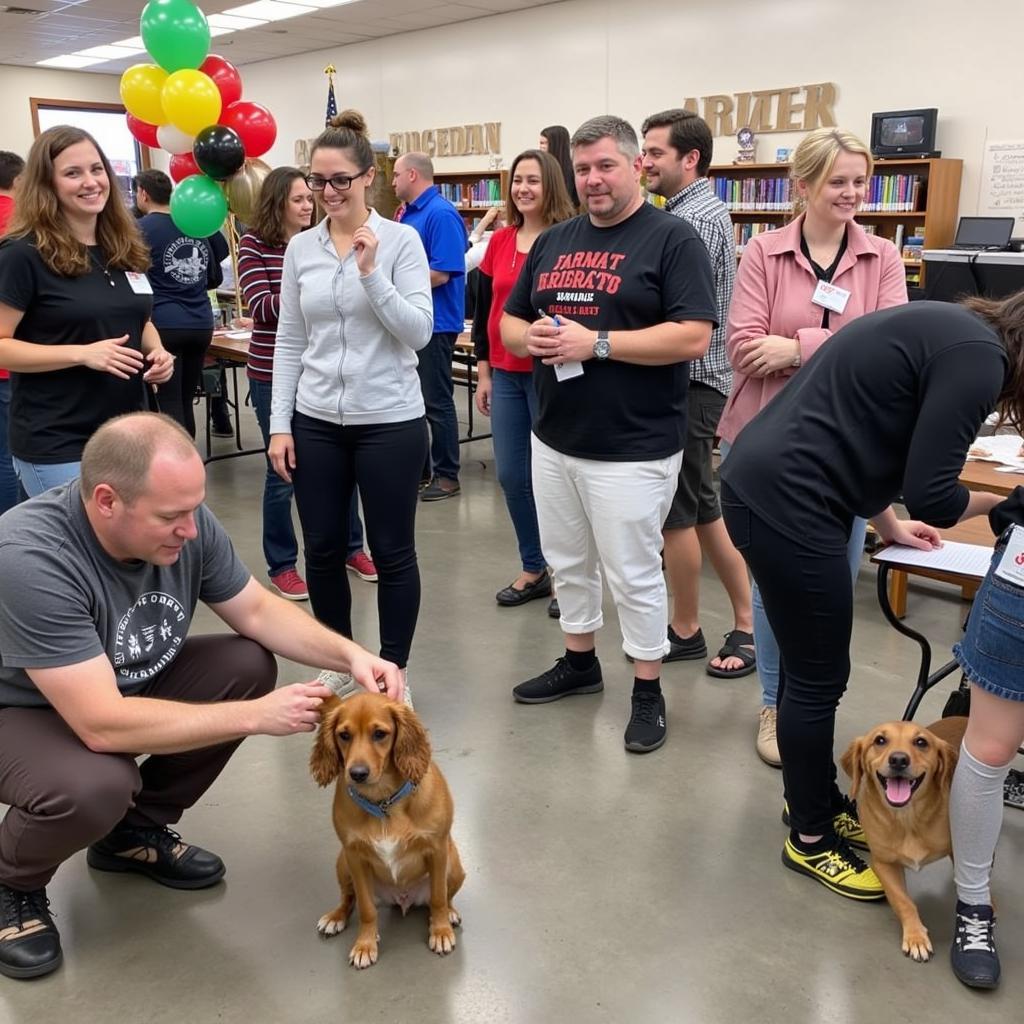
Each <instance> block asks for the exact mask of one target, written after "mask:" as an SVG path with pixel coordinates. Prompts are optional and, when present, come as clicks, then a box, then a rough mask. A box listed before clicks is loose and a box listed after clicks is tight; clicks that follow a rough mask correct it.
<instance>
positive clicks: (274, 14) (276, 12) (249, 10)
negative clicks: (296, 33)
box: [224, 0, 316, 21]
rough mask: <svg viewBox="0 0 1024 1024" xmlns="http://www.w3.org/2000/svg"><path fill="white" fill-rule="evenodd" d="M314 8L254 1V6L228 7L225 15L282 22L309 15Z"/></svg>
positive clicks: (303, 5) (276, 2)
mask: <svg viewBox="0 0 1024 1024" xmlns="http://www.w3.org/2000/svg"><path fill="white" fill-rule="evenodd" d="M315 10H316V8H315V7H310V6H309V5H308V4H301V3H297V4H283V3H280V2H279V0H256V3H254V4H243V5H242V6H241V7H229V8H228V9H227V10H226V11H225V12H224V13H225V14H237V15H239V16H240V17H242V18H262V19H264V20H265V21H283V20H284V19H285V18H297V17H298V16H299V15H300V14H310V13H311V12H313V11H315Z"/></svg>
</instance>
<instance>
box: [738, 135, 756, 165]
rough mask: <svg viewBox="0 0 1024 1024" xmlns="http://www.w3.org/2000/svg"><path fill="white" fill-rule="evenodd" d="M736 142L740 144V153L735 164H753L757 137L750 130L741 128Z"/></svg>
mask: <svg viewBox="0 0 1024 1024" xmlns="http://www.w3.org/2000/svg"><path fill="white" fill-rule="evenodd" d="M736 141H737V142H738V143H739V147H740V151H739V154H738V155H737V157H736V159H735V160H734V161H733V163H737V164H752V163H753V162H754V142H755V136H754V133H753V131H752V130H751V129H750V128H741V129H740V130H739V131H738V132H737V133H736Z"/></svg>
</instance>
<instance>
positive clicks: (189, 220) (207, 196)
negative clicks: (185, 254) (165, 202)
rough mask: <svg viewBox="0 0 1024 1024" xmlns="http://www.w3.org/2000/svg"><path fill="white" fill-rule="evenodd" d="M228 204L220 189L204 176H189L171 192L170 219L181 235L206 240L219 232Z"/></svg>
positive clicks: (215, 183)
mask: <svg viewBox="0 0 1024 1024" xmlns="http://www.w3.org/2000/svg"><path fill="white" fill-rule="evenodd" d="M227 215H228V201H227V199H226V198H225V196H224V193H223V192H222V191H221V188H220V186H219V185H218V184H217V182H215V181H214V180H213V178H208V177H207V176H206V175H205V174H192V175H190V176H189V177H187V178H184V179H183V180H182V181H180V182H179V183H178V184H177V186H176V187H175V189H174V191H173V192H172V193H171V220H173V221H174V224H175V226H176V227H177V228H178V230H179V231H181V232H182V233H183V234H186V235H191V237H192V238H208V237H209V236H210V235H213V234H216V233H217V232H218V231H219V230H220V226H221V225H222V224H223V223H224V218H225V217H227Z"/></svg>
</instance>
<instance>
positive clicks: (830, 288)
mask: <svg viewBox="0 0 1024 1024" xmlns="http://www.w3.org/2000/svg"><path fill="white" fill-rule="evenodd" d="M849 301H850V293H849V292H848V291H847V290H846V289H845V288H840V287H838V286H837V285H834V284H829V283H828V281H819V282H818V287H817V288H815V289H814V295H812V296H811V302H813V303H814V304H815V305H816V306H822V307H824V308H825V309H830V310H832V312H833V313H842V311H843V310H844V309H846V304H847V302H849Z"/></svg>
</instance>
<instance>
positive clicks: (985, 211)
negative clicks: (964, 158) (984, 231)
mask: <svg viewBox="0 0 1024 1024" xmlns="http://www.w3.org/2000/svg"><path fill="white" fill-rule="evenodd" d="M978 214H979V216H982V217H1016V223H1015V224H1014V227H1013V234H1014V236H1015V237H1018V236H1021V235H1024V140H1021V139H1010V140H1006V141H1003V142H993V141H989V142H986V143H985V156H984V160H983V161H982V165H981V195H980V196H979V199H978Z"/></svg>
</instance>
